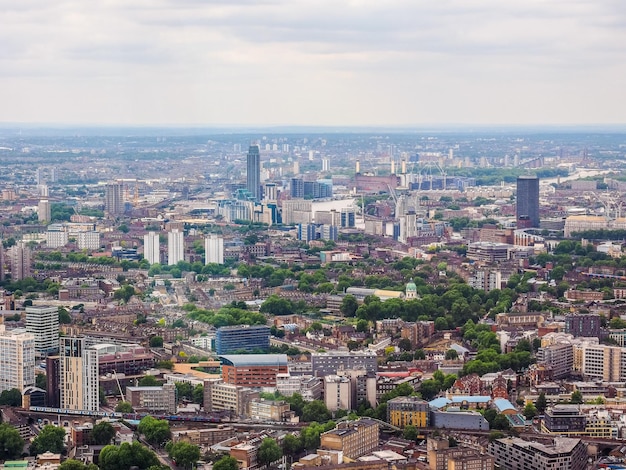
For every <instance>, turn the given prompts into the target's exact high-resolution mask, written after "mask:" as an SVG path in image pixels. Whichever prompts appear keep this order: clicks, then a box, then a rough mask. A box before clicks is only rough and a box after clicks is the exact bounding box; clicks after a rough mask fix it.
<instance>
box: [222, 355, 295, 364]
mask: <svg viewBox="0 0 626 470" xmlns="http://www.w3.org/2000/svg"><path fill="white" fill-rule="evenodd" d="M219 358H220V360H221V361H222V364H223V365H227V366H234V367H240V366H286V365H287V355H286V354H226V355H224V356H220V357H219Z"/></svg>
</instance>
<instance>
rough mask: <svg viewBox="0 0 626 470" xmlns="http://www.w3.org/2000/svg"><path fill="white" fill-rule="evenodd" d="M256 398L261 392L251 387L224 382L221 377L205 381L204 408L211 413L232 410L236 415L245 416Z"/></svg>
mask: <svg viewBox="0 0 626 470" xmlns="http://www.w3.org/2000/svg"><path fill="white" fill-rule="evenodd" d="M255 398H259V392H258V391H255V390H252V389H251V388H247V387H242V386H240V385H233V384H229V383H224V382H223V381H222V380H220V379H206V380H205V381H204V409H205V411H207V412H209V413H211V412H213V411H230V412H231V413H232V414H233V415H234V417H240V416H241V417H244V416H247V415H248V408H249V405H250V402H251V401H252V400H253V399H255Z"/></svg>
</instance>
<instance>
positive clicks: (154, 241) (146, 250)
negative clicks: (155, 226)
mask: <svg viewBox="0 0 626 470" xmlns="http://www.w3.org/2000/svg"><path fill="white" fill-rule="evenodd" d="M143 257H144V258H145V259H146V260H148V263H150V264H158V263H160V262H161V246H160V241H159V234H158V233H156V232H148V233H146V234H145V235H144V236H143Z"/></svg>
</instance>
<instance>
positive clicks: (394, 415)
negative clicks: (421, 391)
mask: <svg viewBox="0 0 626 470" xmlns="http://www.w3.org/2000/svg"><path fill="white" fill-rule="evenodd" d="M429 416H430V407H429V406H428V402H426V401H424V400H422V399H421V398H418V397H396V398H392V399H391V400H389V401H388V402H387V421H388V422H389V423H390V424H393V425H394V426H398V427H399V428H404V427H405V426H409V425H411V426H415V427H417V428H425V427H427V426H428V425H429V424H430V419H429Z"/></svg>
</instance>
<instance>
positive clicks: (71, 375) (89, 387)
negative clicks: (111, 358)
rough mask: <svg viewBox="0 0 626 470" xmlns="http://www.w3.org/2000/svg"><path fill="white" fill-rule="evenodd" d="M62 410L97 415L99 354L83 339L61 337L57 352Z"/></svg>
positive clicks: (98, 403)
mask: <svg viewBox="0 0 626 470" xmlns="http://www.w3.org/2000/svg"><path fill="white" fill-rule="evenodd" d="M59 365H60V379H61V380H60V388H61V408H64V409H68V410H88V411H98V410H99V408H100V396H99V388H98V351H96V350H95V349H93V348H89V347H87V346H86V342H85V338H77V337H70V336H68V337H63V338H61V339H60V350H59Z"/></svg>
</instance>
